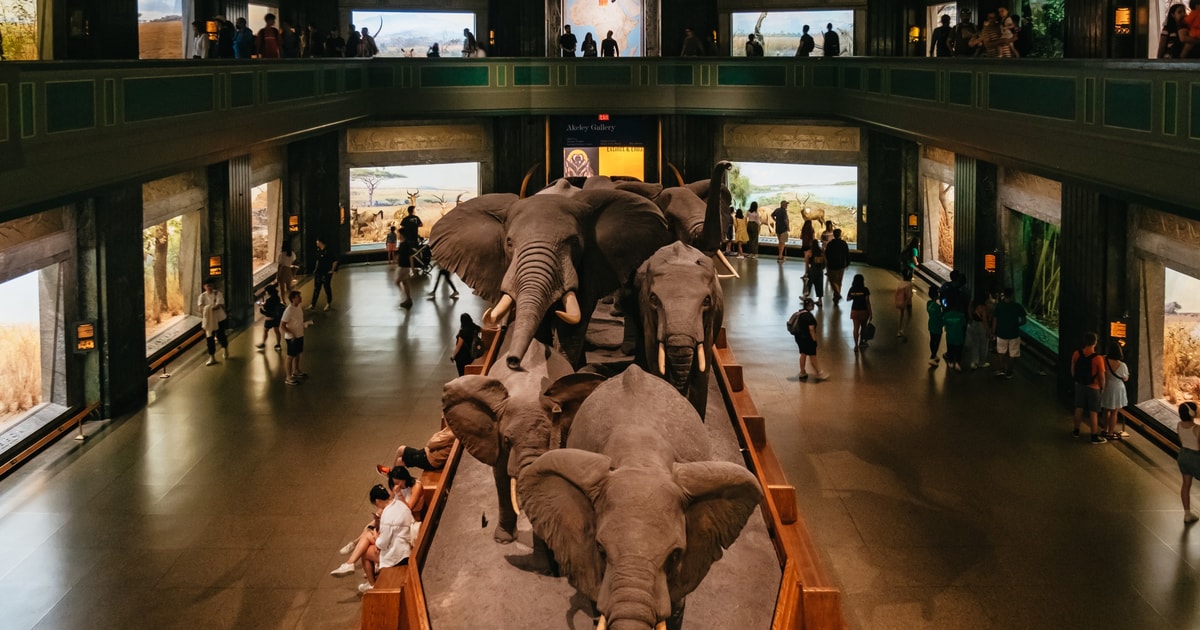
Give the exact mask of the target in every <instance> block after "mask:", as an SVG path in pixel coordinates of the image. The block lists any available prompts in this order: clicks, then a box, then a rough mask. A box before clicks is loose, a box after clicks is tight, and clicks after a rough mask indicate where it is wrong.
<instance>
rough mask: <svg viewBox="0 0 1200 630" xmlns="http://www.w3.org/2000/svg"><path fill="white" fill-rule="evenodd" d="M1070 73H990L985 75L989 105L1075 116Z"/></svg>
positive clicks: (1049, 115)
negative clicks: (1061, 75) (1068, 75)
mask: <svg viewBox="0 0 1200 630" xmlns="http://www.w3.org/2000/svg"><path fill="white" fill-rule="evenodd" d="M1075 82H1076V80H1075V78H1074V77H1042V76H1026V75H1018V74H993V75H990V76H989V77H988V107H989V108H990V109H995V110H1000V111H1005V112H1013V113H1017V114H1030V115H1032V116H1045V117H1047V118H1059V119H1062V120H1075V111H1076V100H1077V99H1076V96H1075Z"/></svg>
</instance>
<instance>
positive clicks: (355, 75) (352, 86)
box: [345, 68, 363, 92]
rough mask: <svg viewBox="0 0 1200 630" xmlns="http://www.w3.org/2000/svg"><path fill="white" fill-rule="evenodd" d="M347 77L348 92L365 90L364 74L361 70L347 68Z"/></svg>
mask: <svg viewBox="0 0 1200 630" xmlns="http://www.w3.org/2000/svg"><path fill="white" fill-rule="evenodd" d="M345 77H346V79H345V81H346V91H348V92H353V91H355V90H361V89H363V72H362V69H361V68H347V69H346V71H345Z"/></svg>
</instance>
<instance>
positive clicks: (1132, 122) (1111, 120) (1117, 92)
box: [1104, 80, 1151, 131]
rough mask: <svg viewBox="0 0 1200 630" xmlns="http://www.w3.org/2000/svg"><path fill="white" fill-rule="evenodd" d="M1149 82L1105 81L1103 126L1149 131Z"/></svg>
mask: <svg viewBox="0 0 1200 630" xmlns="http://www.w3.org/2000/svg"><path fill="white" fill-rule="evenodd" d="M1150 93H1151V87H1150V82H1149V81H1107V80H1106V81H1105V82H1104V124H1106V125H1108V126H1110V127H1122V128H1125V129H1137V130H1139V131H1150V127H1151V124H1150Z"/></svg>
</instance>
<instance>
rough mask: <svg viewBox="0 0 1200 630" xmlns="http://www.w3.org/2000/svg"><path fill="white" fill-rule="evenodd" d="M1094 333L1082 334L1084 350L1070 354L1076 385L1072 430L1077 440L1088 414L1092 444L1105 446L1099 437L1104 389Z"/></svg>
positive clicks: (1101, 362) (1102, 363)
mask: <svg viewBox="0 0 1200 630" xmlns="http://www.w3.org/2000/svg"><path fill="white" fill-rule="evenodd" d="M1098 340H1099V337H1097V335H1096V333H1094V332H1087V333H1083V347H1082V348H1080V349H1078V350H1076V351H1075V352H1074V353H1073V354H1071V379H1072V380H1073V381H1074V384H1075V430H1074V431H1073V432H1072V433H1071V434H1072V435H1074V436H1075V437H1079V424H1080V423H1081V422H1083V414H1085V413H1086V414H1087V417H1088V423H1089V424H1090V425H1091V427H1092V444H1104V443H1105V442H1107V441H1108V440H1106V439H1104V436H1102V435H1100V418H1099V414H1100V390H1102V389H1104V372H1105V369H1106V368H1105V366H1104V357H1103V356H1101V355H1100V353H1099V352H1096V342H1097V341H1098Z"/></svg>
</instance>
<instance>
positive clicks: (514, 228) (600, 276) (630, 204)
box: [432, 184, 670, 368]
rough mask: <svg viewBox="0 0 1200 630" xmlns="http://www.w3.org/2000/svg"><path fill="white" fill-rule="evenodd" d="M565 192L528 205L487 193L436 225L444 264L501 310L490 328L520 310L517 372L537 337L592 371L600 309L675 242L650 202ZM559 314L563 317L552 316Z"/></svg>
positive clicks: (489, 319)
mask: <svg viewBox="0 0 1200 630" xmlns="http://www.w3.org/2000/svg"><path fill="white" fill-rule="evenodd" d="M559 188H561V191H560V190H559ZM559 188H555V189H552V190H550V191H545V192H543V193H539V194H536V195H533V196H531V197H528V198H525V199H520V198H518V197H517V196H516V195H511V194H489V195H483V196H481V197H477V198H475V199H471V200H469V201H464V202H463V203H462V204H460V205H459V206H458V207H457V208H455V209H454V210H451V211H450V212H449V213H447V214H446V216H445V217H444V218H443V219H442V220H440V221H438V222H437V224H436V225H435V226H434V227H433V234H432V243H433V244H432V247H433V256H434V258H435V259H436V260H437V261H438V264H440V265H441V266H442V267H443V268H445V269H449V270H450V271H453V272H454V273H457V274H458V275H459V276H461V277H462V279H463V281H465V282H466V283H467V284H468V285H469V286H470V287H471V288H472V289H474V290H475V292H476V293H477V294H479V295H480V296H481V297H483V298H484V299H485V300H488V301H491V302H493V303H495V306H494V307H493V308H491V309H489V310H488V312H487V313H485V314H484V320H485V321H484V323H485V324H490V325H495V324H500V323H503V322H505V321H506V320H507V318H508V315H509V311H510V310H512V311H513V316H514V322H513V323H512V325H511V326H510V327H509V331H508V335H509V336H510V338H511V339H512V343H511V345H510V347H509V352H508V353H507V354H506V356H505V359H504V360H505V362H506V363H507V364H508V366H509V367H511V368H516V367H518V366H519V365H521V357H522V356H524V354H525V350H526V349H527V348H528V347H529V343H530V342H531V341H532V340H533V339H535V338H537V339H538V340H540V341H542V342H543V343H546V344H550V343H551V342H552V338H553V336H554V333H557V336H558V343H559V346H560V348H561V349H562V351H563V353H564V354H565V355H566V356H567V359H568V360H569V361H570V362H571V364H572V365H574V366H576V367H579V366H581V365H583V364H584V356H583V342H584V337H585V334H586V332H587V325H588V322H589V321H590V319H591V316H592V312H593V311H594V310H595V307H596V302H597V301H599V300H600V299H601V298H602V297H604V296H606V295H608V294H610V293H612V292H613V291H615V290H616V289H618V288H619V287H622V286H628V285H630V283H632V282H633V274H634V272H635V271H637V268H638V266H639V265H641V264H642V262H643V261H645V260H646V259H647V258H649V257H650V255H651V254H653V253H654V252H655V251H657V250H658V248H660V247H662V246H663V245H666V244H667V243H669V242H670V233H669V232H668V229H667V223H666V219H665V218H664V217H663V215H662V211H660V210H659V209H658V207H657V206H655V205H654V204H653V203H652V202H650V201H649V200H648V199H646V198H644V197H641V196H639V195H636V194H634V193H630V192H626V191H621V190H616V189H596V190H580V189H572V187H570V185H569V184H568V185H567V186H566V187H565V188H562V187H559ZM550 310H554V311H555V315H557V317H550V318H548V317H547V315H548V314H549V311H550Z"/></svg>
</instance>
